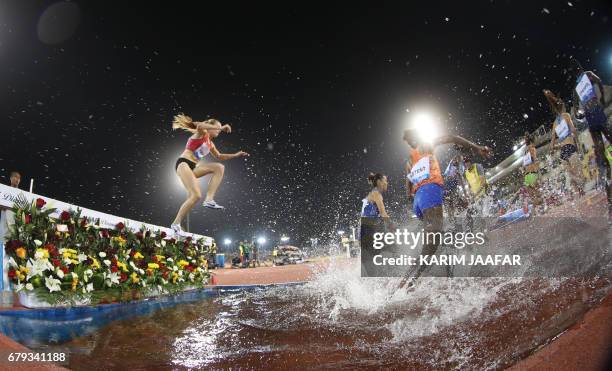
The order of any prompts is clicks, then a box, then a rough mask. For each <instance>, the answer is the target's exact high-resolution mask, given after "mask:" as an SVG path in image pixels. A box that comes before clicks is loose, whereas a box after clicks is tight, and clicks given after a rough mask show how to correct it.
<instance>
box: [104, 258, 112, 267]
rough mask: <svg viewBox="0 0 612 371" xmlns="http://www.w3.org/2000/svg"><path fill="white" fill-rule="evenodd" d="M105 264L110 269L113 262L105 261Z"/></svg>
mask: <svg viewBox="0 0 612 371" xmlns="http://www.w3.org/2000/svg"><path fill="white" fill-rule="evenodd" d="M104 264H106V266H107V267H110V265H111V261H110V260H108V259H104Z"/></svg>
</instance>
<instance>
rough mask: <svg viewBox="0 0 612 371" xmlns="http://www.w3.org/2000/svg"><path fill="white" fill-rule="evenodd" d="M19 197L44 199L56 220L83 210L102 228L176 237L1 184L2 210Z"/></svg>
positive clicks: (209, 241) (207, 241) (209, 240)
mask: <svg viewBox="0 0 612 371" xmlns="http://www.w3.org/2000/svg"><path fill="white" fill-rule="evenodd" d="M18 197H25V199H26V200H28V201H29V202H32V200H35V199H37V198H42V199H43V200H45V202H46V203H47V204H46V205H45V207H51V208H56V211H55V213H53V214H51V216H52V217H54V218H59V215H60V214H61V213H62V211H69V210H76V209H77V208H78V209H81V215H82V216H85V217H87V218H88V219H90V220H91V221H94V220H97V219H99V220H100V227H102V228H108V229H113V228H115V225H117V223H119V222H122V223H123V224H125V226H126V228H129V229H130V230H132V231H134V232H136V231H138V230H139V229H140V228H141V227H143V226H144V227H145V228H146V229H149V230H152V231H164V232H166V234H167V235H168V237H172V236H173V235H174V231H172V229H170V228H164V227H160V226H157V225H153V224H148V223H143V222H139V221H136V220H131V219H126V218H121V217H118V216H115V215H111V214H105V213H101V212H99V211H95V210H90V209H86V208H84V207H79V206H76V205H71V204H68V203H66V202H62V201H58V200H54V199H52V198H49V197H45V196H40V195H37V194H35V193H30V192H26V191H23V190H21V189H18V188H13V187H9V186H7V185H4V184H0V209H11V208H12V207H13V203H14V202H15V200H17V198H18ZM180 237H192V238H193V239H194V240H199V239H204V243H205V244H212V242H213V239H212V238H211V237H207V236H202V235H198V234H193V233H187V232H185V233H181V234H180Z"/></svg>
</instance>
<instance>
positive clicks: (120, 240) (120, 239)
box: [112, 236, 127, 247]
mask: <svg viewBox="0 0 612 371" xmlns="http://www.w3.org/2000/svg"><path fill="white" fill-rule="evenodd" d="M112 239H113V240H114V241H115V242H117V243H118V244H119V246H121V247H124V246H125V244H126V243H127V241H126V239H125V238H123V237H121V236H117V237H113V238H112Z"/></svg>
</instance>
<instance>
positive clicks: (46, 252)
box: [36, 249, 49, 259]
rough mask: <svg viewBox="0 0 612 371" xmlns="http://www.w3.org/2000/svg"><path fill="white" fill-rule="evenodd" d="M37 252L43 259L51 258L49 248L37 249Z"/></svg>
mask: <svg viewBox="0 0 612 371" xmlns="http://www.w3.org/2000/svg"><path fill="white" fill-rule="evenodd" d="M36 252H37V253H39V255H40V256H42V258H43V259H48V258H49V250H47V249H36Z"/></svg>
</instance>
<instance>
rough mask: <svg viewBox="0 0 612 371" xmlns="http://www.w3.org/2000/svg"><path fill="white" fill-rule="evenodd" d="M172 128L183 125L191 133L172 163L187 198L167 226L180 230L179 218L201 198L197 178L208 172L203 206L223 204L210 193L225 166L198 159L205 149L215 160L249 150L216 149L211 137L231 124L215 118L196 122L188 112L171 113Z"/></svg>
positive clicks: (235, 155) (217, 207)
mask: <svg viewBox="0 0 612 371" xmlns="http://www.w3.org/2000/svg"><path fill="white" fill-rule="evenodd" d="M172 129H174V130H176V129H183V130H185V131H187V132H189V133H191V137H189V140H187V144H186V145H185V150H184V151H183V153H181V156H180V157H179V159H178V160H177V161H176V165H175V170H176V175H177V176H178V177H179V178H180V179H181V183H182V184H183V187H185V189H186V190H187V193H188V195H187V199H186V200H185V202H183V204H182V205H181V207H180V209H179V211H178V214H176V218H175V219H174V221H173V222H172V226H171V228H172V229H173V230H174V232H175V233H181V232H182V231H183V230H182V228H181V221H182V220H183V218H184V217H185V215H187V213H188V212H189V211H190V210H191V208H192V207H193V206H194V205H195V204H196V203H197V202H198V200H200V199H201V198H202V191H200V185H199V184H198V180H197V179H198V178H201V177H203V176H205V175H208V174H212V176H211V178H210V182H209V183H208V190H207V191H206V198H205V200H204V203H203V206H204V207H207V208H209V209H223V206H221V205H219V204H217V203H216V202H215V200H214V196H215V193H216V192H217V189H218V188H219V184H220V183H221V179H223V173H224V171H225V167H224V166H223V165H222V164H220V163H218V162H208V163H204V162H202V161H201V160H202V159H203V158H204V157H206V156H207V155H208V154H209V153H210V154H212V155H213V157H215V158H216V159H217V160H219V161H225V160H231V159H233V158H238V157H244V156H248V155H249V154H248V153H246V152H243V151H239V152H236V153H232V154H225V153H220V152H219V151H218V150H217V147H215V145H214V144H213V142H212V139H213V138H216V137H218V136H219V134H220V133H221V132H225V133H231V132H232V128H231V126H229V125H227V124H225V125H222V124H221V123H220V122H219V121H218V120H215V119H208V120H206V121H201V122H198V121H193V120H192V119H191V117H189V116H186V115H183V114H180V115H176V116H174V121H173V122H172Z"/></svg>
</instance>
